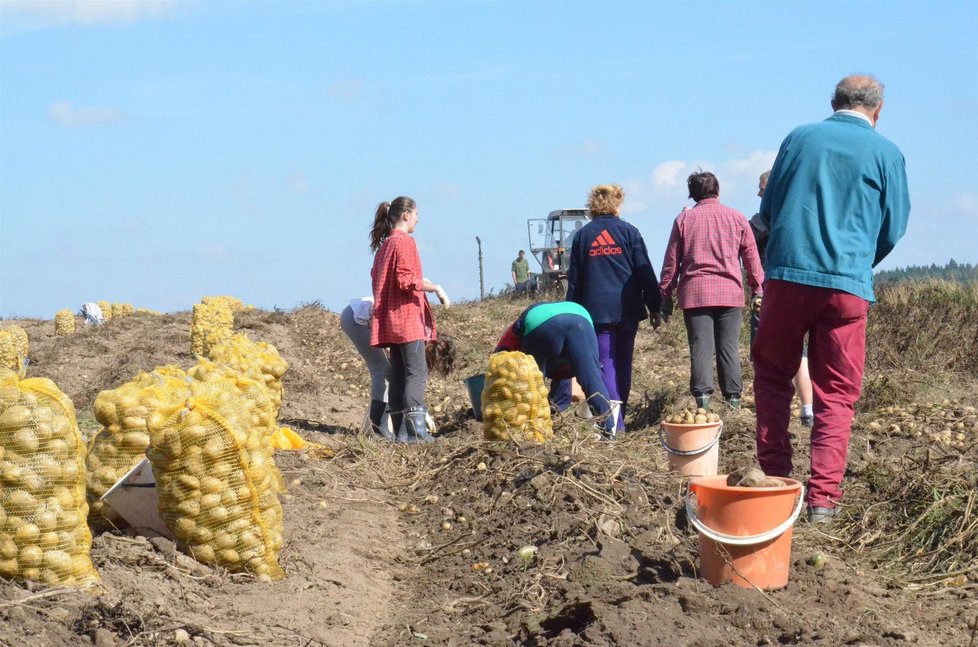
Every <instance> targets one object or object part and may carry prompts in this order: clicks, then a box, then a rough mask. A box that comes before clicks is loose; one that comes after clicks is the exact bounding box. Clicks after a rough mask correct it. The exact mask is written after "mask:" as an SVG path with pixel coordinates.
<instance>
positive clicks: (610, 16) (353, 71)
mask: <svg viewBox="0 0 978 647" xmlns="http://www.w3.org/2000/svg"><path fill="white" fill-rule="evenodd" d="M976 42H978V2H973V1H971V0H968V1H960V2H845V3H843V2H816V3H807V2H778V3H776V2H746V1H731V2H717V3H711V2H689V3H686V2H451V3H450V2H339V3H337V2H314V1H306V2H289V1H283V2H274V3H273V2H245V1H241V2H232V1H229V0H225V1H222V2H216V1H203V0H202V1H193V0H186V1H178V2H152V1H150V0H145V1H138V2H137V1H131V0H117V1H108V0H106V1H101V2H99V1H87V2H81V1H58V0H50V1H46V2H44V1H42V2H34V1H31V2H24V1H20V0H0V316H3V317H11V316H21V317H44V318H51V317H53V315H54V313H55V312H56V311H57V310H59V309H61V308H65V307H68V308H72V309H77V308H78V307H79V306H80V305H81V304H82V303H83V302H85V301H94V300H103V299H104V300H108V301H113V302H129V303H132V304H134V305H135V306H136V307H148V308H153V309H157V310H163V311H176V310H186V309H189V308H190V306H191V305H192V304H193V303H196V302H198V301H199V300H200V297H202V296H204V295H209V294H231V295H234V296H237V297H239V298H242V299H244V300H245V301H246V302H248V303H252V304H255V305H257V306H260V307H265V308H272V307H280V308H291V307H294V306H296V305H298V304H300V303H302V302H308V301H312V300H319V301H321V302H322V303H323V304H324V305H326V306H328V307H330V308H331V309H333V310H339V309H341V308H342V307H343V306H344V305H345V303H346V302H347V300H348V299H350V298H353V297H357V296H362V295H366V294H369V292H370V280H369V270H370V264H371V255H370V251H369V248H368V241H367V233H368V230H369V228H370V224H371V220H372V217H373V213H374V209H375V207H376V205H377V203H378V202H381V201H383V200H390V199H392V198H394V197H396V196H398V195H409V196H411V197H413V198H415V199H416V200H417V201H418V204H419V207H420V215H421V222H420V225H419V227H418V229H417V231H416V232H415V238H416V240H417V241H418V245H419V248H420V250H421V258H422V263H423V265H424V269H425V274H426V275H427V276H428V277H429V278H430V279H432V280H433V281H436V282H439V283H441V284H442V285H443V286H444V287H445V289H446V291H447V292H448V294H449V295H450V296H451V297H452V298H453V299H456V300H457V299H470V298H476V297H478V294H479V275H478V262H477V249H476V243H475V238H476V236H479V237H480V238H481V239H482V243H483V252H484V256H485V271H486V286H487V289H489V288H495V289H499V288H502V287H504V286H505V284H506V283H507V281H508V280H509V264H510V261H511V260H512V259H513V257H514V256H515V254H516V251H517V250H518V249H520V248H524V247H526V246H527V232H526V220H527V218H538V217H544V216H546V214H547V213H548V212H549V211H551V210H552V209H557V208H566V207H581V206H583V204H584V202H585V200H586V197H587V194H588V191H589V189H590V187H592V186H594V185H596V184H600V183H605V182H617V183H620V184H621V185H622V186H623V187H624V188H625V191H626V199H625V206H624V213H623V217H625V218H626V219H627V220H629V221H630V222H632V223H633V224H635V225H636V226H638V227H639V229H640V230H641V231H642V233H643V235H644V237H645V239H646V243H647V245H648V247H649V252H650V256H651V257H652V260H653V262H654V264H655V265H656V267H657V268H658V267H660V266H661V262H662V255H663V252H664V250H665V244H666V240H667V239H668V235H669V230H670V227H671V223H672V220H673V219H674V218H675V216H676V214H677V213H678V212H679V210H680V209H681V208H682V207H683V206H684V205H688V204H690V203H689V201H688V200H687V199H686V192H685V182H684V180H685V177H686V175H687V174H688V173H689V172H690V171H691V170H693V169H695V168H697V167H702V168H705V169H710V170H713V171H714V172H716V173H717V175H718V177H719V179H720V185H721V196H720V198H721V201H722V202H724V203H726V204H728V205H730V206H732V207H734V208H736V209H739V210H740V211H742V212H743V213H744V214H745V215H747V216H748V217H749V216H750V215H751V214H752V213H754V211H755V210H756V208H757V205H758V198H757V197H756V195H755V194H756V181H757V176H758V174H759V173H760V172H761V171H763V170H766V169H767V168H768V167H769V166H770V163H771V162H772V161H773V159H774V155H775V153H776V151H777V148H778V146H779V144H780V143H781V140H782V139H783V138H784V136H785V135H786V134H787V133H788V132H789V131H790V130H791V129H792V128H793V127H795V126H797V125H799V124H802V123H807V122H811V121H817V120H820V119H822V118H824V117H826V116H828V114H829V113H830V107H829V99H830V96H831V92H832V89H833V87H834V85H835V83H836V81H838V80H839V79H840V78H841V77H843V76H845V75H846V74H849V73H852V72H867V73H872V74H875V75H876V76H877V77H878V78H879V79H880V80H881V81H883V82H884V83H885V84H886V86H887V93H886V100H887V103H886V106H885V107H884V110H883V114H882V118H881V120H880V124H879V128H878V129H879V132H881V133H882V134H883V135H885V136H886V137H888V138H889V139H891V140H893V141H894V142H896V143H897V145H898V146H900V148H901V150H902V151H903V152H904V155H905V156H906V159H907V168H908V175H909V178H910V185H911V199H912V202H913V211H912V214H911V223H910V227H909V230H908V232H907V235H906V237H905V238H904V239H903V241H901V244H900V245H899V246H898V247H897V249H896V250H895V251H894V253H893V254H892V255H891V256H890V257H889V258H888V259H887V260H886V261H884V264H883V265H882V266H881V267H882V268H893V267H898V266H899V267H903V266H906V265H918V264H930V263H931V262H936V263H939V264H940V263H944V262H947V261H948V260H949V259H951V258H954V259H955V260H957V261H958V262H967V263H978V46H976V45H975V43H976Z"/></svg>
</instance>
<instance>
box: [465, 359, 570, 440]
mask: <svg viewBox="0 0 978 647" xmlns="http://www.w3.org/2000/svg"><path fill="white" fill-rule="evenodd" d="M482 421H483V423H482V429H483V434H484V436H485V437H486V439H487V440H508V441H517V442H518V441H529V442H536V443H542V442H546V441H547V440H550V439H551V438H552V437H553V421H552V420H551V418H550V402H549V401H548V400H547V387H546V385H545V384H544V382H543V374H542V373H541V372H540V369H539V368H538V367H537V363H536V361H535V360H534V359H533V358H532V357H530V356H529V355H526V354H524V353H521V352H519V351H512V352H503V353H495V354H493V355H491V356H490V357H489V368H488V370H487V371H486V386H485V389H484V390H483V392H482Z"/></svg>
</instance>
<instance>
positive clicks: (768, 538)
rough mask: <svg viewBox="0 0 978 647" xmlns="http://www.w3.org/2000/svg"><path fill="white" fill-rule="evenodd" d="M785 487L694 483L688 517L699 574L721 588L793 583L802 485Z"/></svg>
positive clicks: (722, 479) (713, 480) (712, 479)
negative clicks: (795, 530) (793, 531)
mask: <svg viewBox="0 0 978 647" xmlns="http://www.w3.org/2000/svg"><path fill="white" fill-rule="evenodd" d="M774 478H777V480H779V481H781V482H782V483H784V486H782V487H731V486H729V485H727V477H726V476H708V477H702V478H693V479H691V480H690V483H689V491H688V492H687V494H686V514H687V518H688V519H689V522H690V524H692V526H693V527H694V528H696V530H697V531H698V532H699V536H700V572H701V575H702V576H703V579H705V580H706V581H707V582H709V583H710V584H712V585H713V586H720V585H721V584H726V583H727V582H733V583H734V584H736V585H737V586H742V587H744V588H748V589H750V588H754V587H757V588H759V589H780V588H781V587H783V586H786V585H787V584H788V570H789V567H790V565H791V528H792V526H793V525H794V524H795V520H796V519H797V518H798V515H799V514H800V513H801V509H802V506H803V505H804V499H805V496H804V495H805V488H804V487H803V486H802V484H801V482H800V481H796V480H794V479H789V478H784V477H774Z"/></svg>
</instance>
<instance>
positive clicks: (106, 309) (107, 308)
mask: <svg viewBox="0 0 978 647" xmlns="http://www.w3.org/2000/svg"><path fill="white" fill-rule="evenodd" d="M95 304H96V305H97V306H98V307H99V310H101V311H102V318H103V319H105V320H106V321H108V320H109V319H111V318H112V304H110V303H109V302H108V301H96V302H95Z"/></svg>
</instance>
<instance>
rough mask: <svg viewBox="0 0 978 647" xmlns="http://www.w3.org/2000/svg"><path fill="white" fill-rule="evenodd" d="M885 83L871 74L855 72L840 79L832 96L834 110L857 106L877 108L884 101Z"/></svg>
mask: <svg viewBox="0 0 978 647" xmlns="http://www.w3.org/2000/svg"><path fill="white" fill-rule="evenodd" d="M883 90H884V87H883V84H882V83H880V82H879V81H877V80H876V78H875V77H874V76H872V75H869V74H853V75H850V76H847V77H846V78H844V79H842V80H841V81H839V83H838V84H836V86H835V94H834V95H833V96H832V108H833V109H834V110H848V109H852V108H855V107H856V106H863V107H865V108H869V109H875V108H876V107H877V106H879V105H880V104H881V103H882V102H883Z"/></svg>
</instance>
